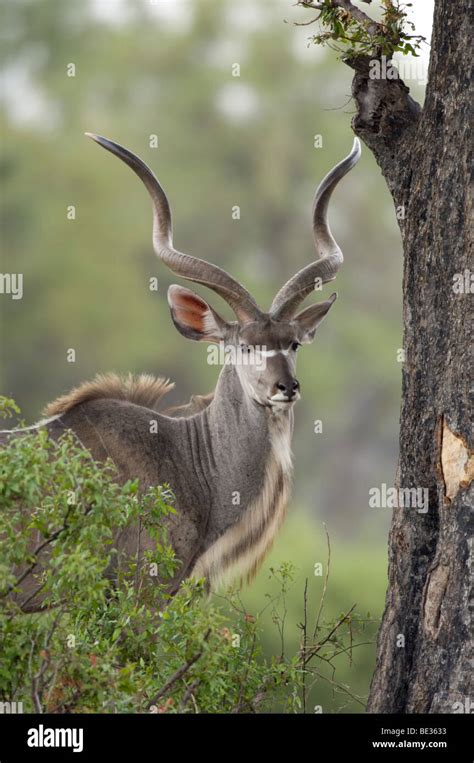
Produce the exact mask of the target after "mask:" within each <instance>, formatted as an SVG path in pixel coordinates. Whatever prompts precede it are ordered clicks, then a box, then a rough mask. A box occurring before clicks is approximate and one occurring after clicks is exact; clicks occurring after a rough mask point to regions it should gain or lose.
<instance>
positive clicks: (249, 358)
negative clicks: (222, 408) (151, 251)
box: [168, 285, 336, 411]
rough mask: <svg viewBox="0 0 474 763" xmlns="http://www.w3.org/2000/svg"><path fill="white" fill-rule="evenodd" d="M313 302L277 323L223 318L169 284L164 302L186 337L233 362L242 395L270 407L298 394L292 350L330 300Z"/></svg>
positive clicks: (311, 331) (283, 405) (308, 336)
mask: <svg viewBox="0 0 474 763" xmlns="http://www.w3.org/2000/svg"><path fill="white" fill-rule="evenodd" d="M335 298H336V295H335V294H333V295H332V297H331V298H330V299H329V300H327V301H326V302H322V303H320V304H317V305H312V307H311V308H309V310H305V311H303V313H300V314H299V315H296V316H295V318H294V319H293V320H284V321H278V320H275V319H273V318H272V317H271V315H269V314H263V313H262V315H261V316H260V317H259V318H258V319H257V320H254V321H251V322H247V323H245V322H243V323H242V324H239V322H232V323H230V322H227V321H225V320H224V319H223V318H221V316H220V315H219V314H218V313H216V311H215V310H213V308H211V307H210V305H209V304H208V303H207V302H205V300H203V299H202V298H201V297H199V296H198V295H197V294H195V293H194V292H192V291H191V290H190V289H185V288H183V287H181V286H175V285H173V286H170V288H169V291H168V302H169V305H170V310H171V317H172V320H173V323H174V325H175V326H176V328H177V329H178V331H179V332H180V333H181V334H182V335H183V336H185V337H186V338H188V339H194V340H197V341H204V342H208V343H218V344H220V345H222V347H223V351H224V352H223V356H224V358H225V359H226V362H228V363H231V364H233V365H234V366H235V369H236V373H237V374H238V376H239V379H240V381H241V384H242V387H243V389H244V390H245V392H246V394H247V395H248V396H249V397H250V398H251V399H252V400H253V401H254V402H256V403H258V404H259V405H263V406H265V407H269V408H272V409H273V410H274V411H278V410H285V409H288V408H289V407H291V406H292V405H293V404H294V403H295V402H296V401H297V400H298V399H299V397H300V385H299V382H298V380H297V378H296V376H295V374H296V354H297V352H298V349H299V348H300V347H301V345H302V344H305V343H308V342H312V340H313V338H314V335H315V332H316V329H317V327H318V325H319V324H320V323H321V321H322V320H323V318H324V316H325V315H326V314H327V312H328V310H329V308H330V307H331V305H332V304H333V303H334V301H335Z"/></svg>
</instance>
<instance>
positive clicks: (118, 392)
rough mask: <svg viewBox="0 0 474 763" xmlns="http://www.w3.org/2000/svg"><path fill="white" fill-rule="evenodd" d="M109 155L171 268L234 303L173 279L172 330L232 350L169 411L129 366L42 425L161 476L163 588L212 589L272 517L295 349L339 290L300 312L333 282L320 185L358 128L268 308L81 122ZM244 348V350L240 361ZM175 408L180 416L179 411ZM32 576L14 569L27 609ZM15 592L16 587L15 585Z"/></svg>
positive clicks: (287, 465) (155, 478)
mask: <svg viewBox="0 0 474 763" xmlns="http://www.w3.org/2000/svg"><path fill="white" fill-rule="evenodd" d="M87 134H88V135H89V137H91V138H93V140H95V141H96V142H97V143H98V144H99V145H101V146H103V147H104V148H106V149H107V150H108V151H110V152H111V153H113V154H114V155H115V156H117V157H119V158H120V159H121V160H122V161H123V162H125V164H128V166H129V167H130V168H131V169H132V170H133V171H134V172H135V173H136V174H137V175H138V177H139V178H140V179H141V180H142V181H143V183H144V184H145V187H146V189H147V190H148V193H149V194H150V196H151V200H152V204H153V247H154V250H155V252H156V254H157V255H158V257H159V258H160V260H161V261H162V262H164V263H165V264H166V265H167V266H168V267H169V268H170V269H171V270H172V271H173V272H174V273H175V274H176V275H178V276H180V277H182V278H186V279H188V280H190V281H195V282H196V283H198V284H202V285H203V286H207V287H208V288H209V289H212V290H213V291H214V292H216V293H217V294H218V295H220V296H221V297H222V298H223V299H224V300H225V301H226V302H227V303H228V304H229V305H230V307H231V308H232V310H233V312H234V313H235V317H236V320H235V321H232V322H228V321H226V320H224V319H223V318H222V317H221V316H220V315H219V314H218V313H217V312H216V311H215V310H214V309H213V308H212V307H211V306H210V305H208V304H207V302H205V301H204V299H203V298H202V297H201V296H198V295H197V294H196V293H194V292H193V291H190V290H189V289H185V288H184V287H182V286H176V285H173V286H170V288H169V290H168V302H169V306H170V311H171V317H172V320H173V323H174V325H175V326H176V328H177V329H178V331H179V332H180V333H181V334H182V335H183V336H185V337H186V338H188V339H194V340H197V341H201V342H206V343H216V344H220V345H224V346H225V347H226V348H228V349H229V348H230V349H233V350H234V351H235V352H234V355H233V357H232V353H230V354H229V355H228V358H227V362H225V364H224V365H223V368H222V370H221V373H220V375H219V378H218V381H217V386H216V389H215V391H214V393H213V395H210V396H207V397H197V398H193V399H192V401H191V404H190V405H189V406H186V407H185V408H184V410H181V411H180V410H179V409H178V411H176V412H175V413H174V415H166V414H163V413H158V412H157V411H156V407H157V404H158V401H159V400H160V398H161V397H162V396H163V395H164V394H165V393H166V392H167V391H168V389H170V387H171V386H172V385H170V384H169V383H168V382H166V381H165V380H164V379H154V378H153V377H148V376H140V377H138V378H133V377H128V378H125V379H121V378H119V377H117V376H115V375H107V376H99V377H97V378H96V379H95V380H94V381H93V382H89V383H86V384H83V385H81V386H80V387H78V388H76V389H75V390H72V392H70V393H69V394H66V395H64V396H63V397H61V398H59V399H58V400H56V401H55V402H54V403H52V404H51V405H50V406H48V408H47V409H46V414H47V415H48V417H49V418H48V419H47V420H45V421H44V422H40V424H39V425H38V426H41V425H42V426H47V427H48V429H49V431H50V433H51V435H52V436H53V437H58V436H59V435H60V434H61V433H62V432H64V430H72V431H73V432H74V433H75V434H76V435H77V437H78V439H79V441H80V442H81V443H82V444H83V445H84V446H85V447H86V448H88V449H89V450H90V451H91V453H92V455H93V457H94V458H96V459H98V460H103V459H105V458H107V457H110V458H111V459H112V460H113V461H114V463H115V464H116V466H117V468H118V472H119V475H120V479H121V480H124V481H125V480H127V479H136V478H138V479H139V480H140V484H141V486H142V487H143V488H146V487H148V486H150V485H158V484H163V483H169V485H170V486H171V488H172V489H173V491H174V493H175V496H176V509H177V514H176V516H175V517H173V518H171V519H170V524H169V527H168V530H169V537H170V540H171V543H172V545H173V547H174V550H175V553H176V556H177V557H178V559H179V560H180V561H181V567H180V570H179V573H178V574H177V576H176V579H175V580H174V581H173V582H172V585H171V590H173V591H175V590H177V587H178V586H179V583H180V581H181V580H182V579H183V578H184V577H186V576H190V575H192V576H197V577H204V578H206V581H207V584H208V587H209V588H212V587H215V585H216V584H217V582H218V581H219V579H220V578H221V577H222V576H223V575H224V574H225V573H227V572H229V571H230V572H231V573H233V574H234V575H240V577H241V578H244V577H247V579H250V578H251V577H252V576H253V575H254V574H255V572H256V570H257V569H258V567H259V565H260V563H261V561H262V560H263V558H264V556H265V554H266V553H267V552H268V550H269V548H270V546H271V544H272V541H273V539H274V537H275V534H276V532H277V530H278V528H279V527H280V525H281V523H282V521H283V518H284V514H285V507H286V503H287V500H288V493H289V485H290V479H291V469H292V465H291V460H292V459H291V436H292V428H293V410H292V409H293V405H294V403H295V401H296V400H297V399H298V398H299V396H300V392H299V384H298V381H297V380H296V378H295V366H296V351H297V349H298V348H299V346H300V345H301V344H305V343H308V342H311V341H312V340H313V338H314V335H315V332H316V329H317V327H318V326H319V324H320V323H321V321H322V320H323V318H324V317H325V315H326V314H327V312H328V310H329V308H330V307H331V305H332V304H333V303H334V300H335V299H336V294H332V295H331V296H330V297H329V299H327V300H326V301H325V302H321V303H319V304H313V305H310V306H309V307H307V308H306V309H304V310H302V311H301V312H297V309H298V306H299V305H300V304H301V303H302V302H303V300H304V299H305V298H306V297H307V296H308V295H309V294H311V293H312V292H313V291H315V289H317V288H319V287H320V286H322V284H324V283H327V282H328V281H332V280H334V278H335V277H336V274H337V271H338V269H339V267H340V266H341V263H342V260H343V258H342V253H341V250H340V248H339V247H338V245H337V244H336V242H335V240H334V238H333V236H332V234H331V231H330V229H329V225H328V221H327V209H328V203H329V199H330V197H331V194H332V192H333V190H334V188H335V187H336V185H337V183H338V182H339V180H340V179H341V178H342V177H343V176H344V175H345V174H346V173H347V172H348V171H349V170H350V169H351V168H352V167H353V166H354V165H355V164H356V162H357V161H358V159H359V157H360V144H359V141H358V140H357V138H356V139H355V140H354V145H353V148H352V151H351V153H350V154H349V156H347V157H346V158H345V159H344V160H343V161H341V162H340V163H339V164H337V165H336V166H335V167H334V168H333V169H332V170H331V171H330V172H329V173H328V174H327V175H326V177H325V178H324V180H323V181H322V182H321V184H320V185H319V187H318V189H317V191H316V195H315V198H314V205H313V234H314V240H315V244H316V251H317V255H318V258H317V259H316V261H315V262H312V263H311V264H309V265H307V266H306V267H305V268H303V269H302V270H300V271H299V272H297V273H296V275H294V276H293V277H292V278H291V279H290V280H289V281H288V282H287V283H286V284H285V285H284V286H283V287H282V288H281V289H280V291H279V292H278V293H277V295H276V297H275V298H274V300H273V302H272V305H271V307H270V310H269V311H268V312H264V311H262V310H260V308H259V307H258V306H257V304H256V302H255V300H254V299H253V297H252V296H251V295H250V294H249V292H248V291H247V290H246V289H245V288H244V287H243V286H242V285H241V284H240V283H238V282H237V281H236V280H235V279H234V278H232V277H231V276H230V275H228V274H227V273H226V272H225V271H224V270H222V269H221V268H219V267H217V266H216V265H213V264H211V263H209V262H206V261H204V260H201V259H197V258H195V257H192V256H190V255H188V254H183V253H182V252H179V251H177V250H176V249H175V248H174V247H173V243H172V225H171V212H170V206H169V203H168V200H167V198H166V195H165V193H164V191H163V189H162V187H161V185H160V184H159V182H158V180H157V179H156V177H155V176H154V174H153V173H152V172H151V170H150V169H149V168H148V167H147V166H146V165H145V164H144V162H143V161H141V159H139V158H138V157H137V156H135V155H134V154H132V153H131V152H130V151H128V150H127V149H125V148H123V147H122V146H119V145H118V144H116V143H113V142H112V141H110V140H108V139H106V138H103V137H100V136H98V135H93V134H90V133H87ZM246 357H251V358H252V361H251V362H245V359H246ZM183 413H184V415H183ZM137 533H140V534H141V537H139V538H138V540H139V544H141V547H142V548H143V549H146V548H150V544H151V539H150V538H148V537H147V534H146V531H144V530H139V529H138V528H136V527H130V528H129V530H128V531H127V532H126V533H122V534H121V535H120V537H117V539H116V546H117V550H118V551H119V554H123V555H124V556H125V558H127V557H129V556H130V557H131V556H133V555H134V554H135V553H136V548H137ZM33 584H34V580H33V576H32V575H31V576H30V579H27V580H26V581H24V583H23V586H24V590H25V596H28V598H29V599H30V602H29V606H28V609H29V610H30V611H31V610H32V609H35V608H37V607H38V606H40V600H39V599H35V598H34V597H33V599H32V600H31V587H32V585H33ZM20 601H21V597H20Z"/></svg>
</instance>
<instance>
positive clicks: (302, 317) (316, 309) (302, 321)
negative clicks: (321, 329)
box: [293, 293, 337, 344]
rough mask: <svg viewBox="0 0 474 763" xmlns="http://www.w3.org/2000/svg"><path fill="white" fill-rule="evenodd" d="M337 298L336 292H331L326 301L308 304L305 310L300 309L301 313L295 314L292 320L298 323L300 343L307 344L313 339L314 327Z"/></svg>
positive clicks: (316, 326) (315, 327)
mask: <svg viewBox="0 0 474 763" xmlns="http://www.w3.org/2000/svg"><path fill="white" fill-rule="evenodd" d="M336 299H337V294H336V293H334V294H331V296H330V297H329V299H328V300H326V302H320V303H319V304H317V305H310V306H309V307H307V308H306V310H302V311H301V313H298V315H295V317H294V318H293V321H294V322H295V323H297V324H298V326H299V328H300V342H301V343H302V344H309V342H312V341H313V339H314V335H315V333H316V329H317V328H318V326H319V324H320V323H321V322H322V321H323V320H324V318H325V317H326V315H327V314H328V312H329V309H330V308H331V305H333V304H334V302H335V301H336Z"/></svg>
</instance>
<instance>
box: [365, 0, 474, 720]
mask: <svg viewBox="0 0 474 763" xmlns="http://www.w3.org/2000/svg"><path fill="white" fill-rule="evenodd" d="M467 6H468V4H467V2H464V3H456V2H453V0H437V2H436V7H435V16H434V29H433V38H432V51H431V61H430V69H429V80H428V85H427V93H426V101H425V105H424V107H423V109H420V107H419V106H418V105H417V104H415V102H414V101H413V100H412V99H411V98H410V96H409V95H408V89H407V88H406V87H405V85H404V84H403V83H402V82H401V81H400V80H390V79H384V80H383V79H382V80H374V79H371V78H370V76H369V64H370V62H369V60H368V59H367V58H363V57H360V58H358V59H356V60H353V61H352V62H351V63H350V65H351V66H352V67H353V68H354V69H355V71H356V74H355V77H354V82H353V94H354V97H355V100H356V103H357V106H358V113H357V116H356V117H355V118H354V123H353V127H354V130H355V132H356V133H357V134H358V135H359V136H360V137H361V138H362V139H363V140H364V142H365V143H366V144H367V145H368V146H369V148H370V149H371V150H372V151H373V153H374V155H375V157H376V159H377V161H378V163H379V165H380V167H381V169H382V172H383V174H384V177H385V179H386V181H387V184H388V186H389V188H390V191H391V193H392V196H393V198H394V202H395V205H396V208H397V213H398V217H399V218H400V217H401V216H403V214H404V219H399V224H400V228H401V232H402V238H403V251H404V281H403V314H404V324H405V332H404V345H403V346H404V349H405V363H404V367H403V393H402V406H401V420H400V462H399V473H398V484H397V487H398V488H399V489H400V490H403V489H406V488H423V489H425V490H426V491H427V492H426V493H424V495H427V496H428V495H429V502H428V505H427V507H426V508H427V510H426V511H425V512H424V510H423V508H422V507H420V506H418V509H417V508H416V507H412V508H408V507H405V508H402V502H401V500H400V496H401V493H399V508H397V509H396V510H395V511H394V515H393V519H392V527H391V531H390V539H389V587H388V592H387V598H386V604H385V612H384V616H383V621H382V625H381V629H380V632H379V638H378V653H377V666H376V670H375V674H374V677H373V681H372V687H371V692H370V698H369V703H368V708H367V709H368V711H370V712H394V713H422V712H444V713H452V712H469V707H470V706H469V697H470V696H471V697H472V691H471V690H470V685H469V681H470V676H471V669H470V665H469V654H468V650H469V641H470V601H472V599H471V600H470V577H469V574H470V573H469V562H470V553H472V541H471V540H470V538H471V537H472V524H471V523H472V485H471V480H472V451H469V445H468V443H469V441H470V437H471V429H470V424H469V419H470V417H469V397H468V394H469V392H468V390H469V358H468V352H469V329H468V321H467V314H468V309H469V306H470V299H471V298H472V297H471V293H472V290H473V289H472V286H471V280H470V272H469V270H468V268H469V263H468V249H469V246H468V245H469V216H468V193H469V117H470V113H469V87H470V68H471V55H470V53H469V27H470V25H469V12H468V7H467ZM404 494H405V492H404Z"/></svg>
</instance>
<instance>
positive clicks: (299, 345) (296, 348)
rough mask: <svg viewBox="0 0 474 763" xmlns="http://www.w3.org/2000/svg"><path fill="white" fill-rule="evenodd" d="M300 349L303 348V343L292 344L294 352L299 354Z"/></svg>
mask: <svg viewBox="0 0 474 763" xmlns="http://www.w3.org/2000/svg"><path fill="white" fill-rule="evenodd" d="M299 347H301V342H292V344H291V349H292V350H293V352H297V351H298V348H299Z"/></svg>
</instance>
